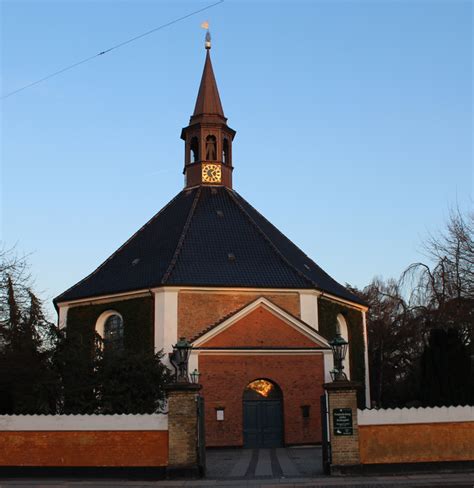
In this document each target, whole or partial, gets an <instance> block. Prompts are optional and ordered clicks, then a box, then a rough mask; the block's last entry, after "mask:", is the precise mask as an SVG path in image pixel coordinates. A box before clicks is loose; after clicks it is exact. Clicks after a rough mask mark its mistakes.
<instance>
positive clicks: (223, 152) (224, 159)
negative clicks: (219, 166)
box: [222, 139, 230, 164]
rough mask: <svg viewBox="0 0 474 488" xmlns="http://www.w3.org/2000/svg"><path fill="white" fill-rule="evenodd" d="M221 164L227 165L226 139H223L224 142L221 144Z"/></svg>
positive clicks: (227, 143) (227, 150) (227, 149)
mask: <svg viewBox="0 0 474 488" xmlns="http://www.w3.org/2000/svg"><path fill="white" fill-rule="evenodd" d="M222 162H223V163H224V164H229V163H230V160H229V141H228V140H227V139H224V142H223V143H222Z"/></svg>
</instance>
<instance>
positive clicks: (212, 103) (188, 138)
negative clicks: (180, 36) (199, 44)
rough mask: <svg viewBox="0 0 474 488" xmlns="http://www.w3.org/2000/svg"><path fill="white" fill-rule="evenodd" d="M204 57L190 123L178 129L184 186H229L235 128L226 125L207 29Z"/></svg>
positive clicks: (230, 183) (230, 186)
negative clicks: (182, 153) (182, 144)
mask: <svg viewBox="0 0 474 488" xmlns="http://www.w3.org/2000/svg"><path fill="white" fill-rule="evenodd" d="M205 47H206V60H205V62H204V70H203V72H202V78H201V84H200V85H199V92H198V96H197V99H196V105H195V107H194V112H193V115H192V116H191V119H190V121H189V125H188V126H187V127H185V128H184V129H183V130H182V131H181V139H183V140H184V141H185V158H184V170H183V173H184V174H185V177H186V183H185V186H186V188H190V187H193V186H197V185H223V186H227V187H229V188H232V171H233V169H234V168H233V166H232V140H233V139H234V136H235V131H234V130H233V129H231V128H230V127H229V126H228V125H227V119H226V117H225V116H224V110H223V109H222V104H221V99H220V96H219V90H218V89H217V83H216V78H215V76H214V70H213V69H212V62H211V56H210V49H211V36H210V34H209V31H207V33H206V43H205Z"/></svg>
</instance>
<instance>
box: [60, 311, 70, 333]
mask: <svg viewBox="0 0 474 488" xmlns="http://www.w3.org/2000/svg"><path fill="white" fill-rule="evenodd" d="M68 310H69V306H68V305H59V314H58V327H59V328H60V329H64V328H65V327H66V325H67V312H68Z"/></svg>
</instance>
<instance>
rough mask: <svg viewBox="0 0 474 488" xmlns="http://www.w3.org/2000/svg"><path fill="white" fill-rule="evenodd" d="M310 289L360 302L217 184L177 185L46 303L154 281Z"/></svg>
mask: <svg viewBox="0 0 474 488" xmlns="http://www.w3.org/2000/svg"><path fill="white" fill-rule="evenodd" d="M163 285H168V286H173V285H175V286H178V285H181V286H183V285H187V286H216V287H251V288H288V289H292V288H293V289H295V288H303V289H305V288H307V289H318V290H322V291H325V292H328V293H331V294H333V295H336V296H338V297H340V298H343V299H346V300H349V301H352V302H356V303H363V302H362V301H361V300H360V299H359V298H358V297H357V296H355V295H354V294H352V293H351V292H350V291H349V290H347V288H345V287H344V286H342V285H340V284H339V283H337V282H336V281H335V280H333V279H332V278H331V277H330V276H329V275H328V274H327V273H326V272H325V271H323V270H322V269H321V268H320V267H319V266H318V265H317V264H316V263H314V262H313V261H312V260H311V259H310V258H308V257H307V256H306V255H305V254H304V253H303V252H302V251H301V250H300V249H299V248H298V247H297V246H295V245H294V244H293V243H292V242H291V241H290V240H289V239H288V238H287V237H285V236H284V235H283V234H282V233H281V232H280V231H279V230H278V229H277V228H276V227H274V226H273V225H272V224H271V223H270V222H269V221H268V220H266V219H265V218H264V217H263V216H262V215H261V214H260V213H259V212H257V210H255V209H254V208H253V207H252V206H251V205H250V204H249V203H248V202H247V201H246V200H244V199H243V198H242V197H241V196H240V195H239V194H238V193H237V192H235V191H234V190H231V189H228V188H225V187H208V186H207V187H206V186H202V187H197V188H194V189H191V190H183V191H182V192H180V193H179V194H178V195H177V196H176V197H175V198H174V199H173V200H171V202H170V203H169V204H168V205H167V206H166V207H164V208H163V209H162V210H161V211H160V212H158V214H156V215H155V216H154V217H153V218H152V219H151V220H150V221H149V222H147V223H146V224H145V225H144V226H143V227H142V228H141V229H140V230H139V231H138V232H137V233H136V234H134V235H133V236H132V237H131V238H130V239H129V240H128V241H127V242H126V243H125V244H124V245H123V246H122V247H120V248H119V249H118V250H117V251H116V252H115V253H114V254H113V255H112V256H111V257H110V258H108V259H107V260H106V261H105V262H104V263H103V264H101V265H100V266H99V267H98V268H97V269H96V270H95V271H94V272H93V273H91V274H90V275H89V276H87V277H86V278H84V279H83V280H82V281H80V282H79V283H77V284H76V285H74V286H73V287H71V288H69V289H68V290H67V291H65V292H64V293H63V294H61V295H59V296H58V297H57V298H56V299H55V300H54V301H55V303H60V302H64V301H71V300H77V299H81V298H89V297H94V296H99V295H108V294H113V293H120V292H127V291H133V290H140V289H146V288H152V287H158V286H163Z"/></svg>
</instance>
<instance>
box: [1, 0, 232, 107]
mask: <svg viewBox="0 0 474 488" xmlns="http://www.w3.org/2000/svg"><path fill="white" fill-rule="evenodd" d="M223 2H224V0H219V1H218V2H215V3H213V4H211V5H208V6H207V7H203V8H200V9H199V10H195V11H194V12H191V13H189V14H186V15H183V16H182V17H179V18H177V19H174V20H171V21H170V22H167V23H166V24H162V25H160V26H158V27H155V28H154V29H151V30H149V31H147V32H144V33H143V34H139V35H138V36H135V37H132V38H130V39H127V40H126V41H123V42H120V43H119V44H116V45H115V46H112V47H109V48H108V49H105V50H104V51H101V52H99V53H97V54H94V55H93V56H89V57H88V58H85V59H82V60H81V61H78V62H77V63H74V64H70V65H69V66H66V67H65V68H62V69H60V70H58V71H55V72H54V73H51V74H49V75H47V76H44V77H43V78H40V79H39V80H36V81H33V82H32V83H28V84H27V85H25V86H22V87H21V88H18V89H16V90H13V91H12V92H9V93H7V94H6V95H3V96H2V97H1V98H0V99H1V100H4V99H5V98H8V97H11V96H12V95H16V94H17V93H19V92H21V91H23V90H26V89H27V88H31V87H32V86H35V85H37V84H38V83H42V82H43V81H46V80H49V79H50V78H53V77H54V76H58V75H60V74H61V73H64V72H65V71H69V70H70V69H73V68H76V67H77V66H79V65H81V64H84V63H87V62H88V61H91V60H93V59H95V58H98V57H99V56H103V55H104V54H108V53H110V51H113V50H115V49H119V48H121V47H123V46H125V45H126V44H130V43H131V42H134V41H137V40H138V39H141V38H142V37H146V36H149V35H150V34H153V33H155V32H157V31H159V30H161V29H164V28H165V27H169V26H170V25H173V24H176V23H178V22H181V21H182V20H185V19H187V18H189V17H192V16H193V15H196V14H198V13H200V12H204V10H209V9H210V8H212V7H215V6H216V5H219V4H220V3H223Z"/></svg>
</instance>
